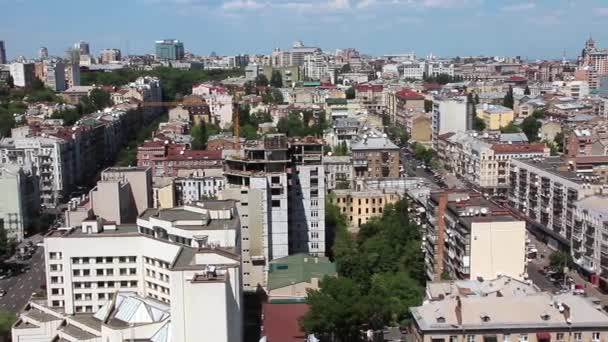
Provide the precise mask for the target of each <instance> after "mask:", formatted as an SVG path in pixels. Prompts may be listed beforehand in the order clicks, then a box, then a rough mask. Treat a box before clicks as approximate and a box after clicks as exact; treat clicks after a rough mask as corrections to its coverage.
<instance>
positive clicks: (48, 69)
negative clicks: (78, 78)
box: [42, 60, 67, 91]
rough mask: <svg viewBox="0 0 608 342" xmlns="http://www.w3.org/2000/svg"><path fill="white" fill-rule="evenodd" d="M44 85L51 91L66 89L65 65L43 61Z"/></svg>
mask: <svg viewBox="0 0 608 342" xmlns="http://www.w3.org/2000/svg"><path fill="white" fill-rule="evenodd" d="M43 74H44V79H43V80H42V81H43V82H44V84H45V85H46V86H47V87H49V88H51V90H53V91H64V90H66V89H67V83H66V77H65V64H64V63H63V62H59V61H49V60H45V61H43Z"/></svg>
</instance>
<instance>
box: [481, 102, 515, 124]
mask: <svg viewBox="0 0 608 342" xmlns="http://www.w3.org/2000/svg"><path fill="white" fill-rule="evenodd" d="M477 117H478V118H481V119H482V120H483V122H484V123H485V124H486V129H489V130H499V129H501V128H503V127H506V126H507V125H508V124H510V123H511V122H513V119H514V118H515V114H514V112H513V109H511V108H507V107H505V106H501V105H493V104H487V103H484V104H479V105H477Z"/></svg>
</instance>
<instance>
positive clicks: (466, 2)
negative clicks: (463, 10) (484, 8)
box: [409, 0, 483, 8]
mask: <svg viewBox="0 0 608 342" xmlns="http://www.w3.org/2000/svg"><path fill="white" fill-rule="evenodd" d="M409 2H411V1H409ZM482 2H483V0H422V1H418V3H419V4H418V5H419V6H421V7H426V8H459V7H468V6H472V5H480V4H481V3H482Z"/></svg>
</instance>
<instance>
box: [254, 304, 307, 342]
mask: <svg viewBox="0 0 608 342" xmlns="http://www.w3.org/2000/svg"><path fill="white" fill-rule="evenodd" d="M262 312H263V313H264V320H263V322H262V324H263V326H264V334H265V335H266V341H267V342H301V341H304V340H305V339H306V333H304V332H303V331H302V330H301V329H300V324H299V322H298V319H299V318H300V317H302V316H303V315H304V314H306V312H308V304H306V303H288V304H275V303H264V304H263V306H262Z"/></svg>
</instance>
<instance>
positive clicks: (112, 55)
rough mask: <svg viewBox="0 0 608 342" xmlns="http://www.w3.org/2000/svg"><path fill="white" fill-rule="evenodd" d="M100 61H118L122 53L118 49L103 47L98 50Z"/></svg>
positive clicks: (105, 62) (104, 62)
mask: <svg viewBox="0 0 608 342" xmlns="http://www.w3.org/2000/svg"><path fill="white" fill-rule="evenodd" d="M99 58H100V63H101V64H108V63H111V62H119V61H120V60H121V59H122V55H121V53H120V50H119V49H103V50H101V52H100V56H99Z"/></svg>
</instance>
